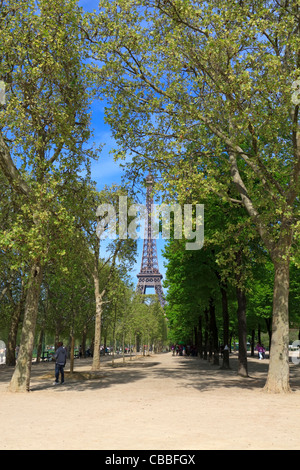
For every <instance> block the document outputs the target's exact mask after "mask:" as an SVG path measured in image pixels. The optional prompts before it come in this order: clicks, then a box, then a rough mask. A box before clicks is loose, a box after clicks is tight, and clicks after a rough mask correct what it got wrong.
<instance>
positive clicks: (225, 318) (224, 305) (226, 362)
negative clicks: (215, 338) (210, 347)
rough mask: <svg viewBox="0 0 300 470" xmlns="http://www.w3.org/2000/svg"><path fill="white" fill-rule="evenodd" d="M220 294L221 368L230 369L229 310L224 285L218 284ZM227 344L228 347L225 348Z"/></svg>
mask: <svg viewBox="0 0 300 470" xmlns="http://www.w3.org/2000/svg"><path fill="white" fill-rule="evenodd" d="M220 290H221V296H222V314H223V345H224V349H223V363H222V367H221V369H230V365H229V311H228V299H227V291H226V287H225V286H224V285H221V286H220ZM225 346H227V348H228V349H225Z"/></svg>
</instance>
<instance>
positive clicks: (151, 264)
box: [137, 174, 165, 307]
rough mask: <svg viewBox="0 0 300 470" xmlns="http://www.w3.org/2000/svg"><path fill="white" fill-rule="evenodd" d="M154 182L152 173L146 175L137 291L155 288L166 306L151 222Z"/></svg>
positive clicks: (143, 292) (160, 300)
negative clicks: (144, 210) (143, 230)
mask: <svg viewBox="0 0 300 470" xmlns="http://www.w3.org/2000/svg"><path fill="white" fill-rule="evenodd" d="M153 182H154V181H153V177H152V175H151V174H149V175H148V176H147V177H146V187H147V196H146V209H147V216H146V220H145V233H144V243H143V254H142V263H141V270H140V272H139V274H137V278H138V284H137V291H138V292H140V293H141V294H145V293H146V290H147V288H154V290H155V293H156V294H157V296H158V300H159V302H160V304H161V306H162V307H164V305H165V299H164V294H163V288H162V283H161V280H162V274H160V272H159V267H158V258H157V248H156V239H155V238H153V230H152V223H151V210H152V204H153V196H152V190H153Z"/></svg>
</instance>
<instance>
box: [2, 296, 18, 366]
mask: <svg viewBox="0 0 300 470" xmlns="http://www.w3.org/2000/svg"><path fill="white" fill-rule="evenodd" d="M21 310H22V302H21V301H20V302H19V303H18V304H17V305H16V306H15V308H14V311H13V314H12V316H11V319H10V328H9V334H8V340H7V345H6V347H7V349H6V365H7V366H15V365H16V345H17V335H18V327H19V322H20V317H21Z"/></svg>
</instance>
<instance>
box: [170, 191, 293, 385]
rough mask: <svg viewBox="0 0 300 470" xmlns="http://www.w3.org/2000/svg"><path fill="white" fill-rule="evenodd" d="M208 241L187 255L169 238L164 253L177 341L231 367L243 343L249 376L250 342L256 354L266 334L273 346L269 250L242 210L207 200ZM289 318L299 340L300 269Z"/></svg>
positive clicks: (182, 243)
mask: <svg viewBox="0 0 300 470" xmlns="http://www.w3.org/2000/svg"><path fill="white" fill-rule="evenodd" d="M205 207H206V217H205V242H204V246H203V248H202V250H198V251H195V250H192V251H188V250H187V249H186V243H187V240H185V239H182V240H176V239H173V240H170V241H169V242H168V243H167V245H166V248H165V250H164V257H165V258H166V260H167V271H166V280H165V282H164V285H165V286H166V287H168V291H167V292H168V293H167V307H166V315H167V317H168V319H169V337H170V340H172V342H173V343H177V342H179V341H184V342H185V343H186V344H194V345H196V346H197V350H198V353H199V355H200V356H201V357H203V358H210V359H211V358H213V362H214V363H215V364H219V354H220V350H221V348H222V346H223V347H224V346H225V345H227V346H228V350H227V349H225V351H224V352H223V353H222V368H223V369H229V368H230V361H229V350H231V348H232V346H233V343H234V342H236V341H237V342H238V345H239V346H238V374H239V375H241V376H245V377H247V376H248V364H247V349H249V348H248V345H247V343H248V342H249V341H250V343H251V350H252V354H254V347H255V345H256V343H257V342H260V343H261V338H262V333H265V334H266V336H267V338H268V339H267V341H266V342H265V346H266V347H267V348H268V349H270V346H271V343H272V328H271V320H272V296H273V283H274V267H273V264H272V262H271V260H270V258H269V256H268V253H267V252H266V250H264V249H263V247H262V245H261V244H260V243H259V239H258V237H257V235H256V233H255V231H254V230H253V229H251V227H250V226H249V224H248V220H247V218H245V217H243V212H242V211H241V208H240V207H233V208H231V210H230V205H229V204H224V205H223V206H221V207H220V206H219V205H216V204H214V199H213V198H210V200H207V201H206V204H205ZM290 270H291V288H290V295H289V320H290V326H291V328H293V329H295V330H297V329H298V332H295V335H294V336H295V337H294V338H293V339H296V338H297V337H298V336H299V334H300V329H299V325H300V316H299V307H298V299H299V290H300V270H299V269H298V268H297V267H296V266H295V265H294V264H292V265H291V269H290Z"/></svg>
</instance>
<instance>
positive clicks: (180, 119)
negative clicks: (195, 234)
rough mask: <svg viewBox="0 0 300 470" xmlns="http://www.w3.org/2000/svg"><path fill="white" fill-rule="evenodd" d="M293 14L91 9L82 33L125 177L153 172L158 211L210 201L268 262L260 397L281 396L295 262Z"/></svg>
mask: <svg viewBox="0 0 300 470" xmlns="http://www.w3.org/2000/svg"><path fill="white" fill-rule="evenodd" d="M299 11H300V10H299V5H298V3H297V2H286V1H281V0H279V1H278V0H276V1H275V0H274V1H273V0H270V1H265V0H259V1H256V0H255V1H253V0H243V1H240V2H236V1H235V0H229V1H226V2H222V1H219V0H209V1H207V2H200V1H198V0H184V1H182V0H138V1H136V0H121V1H119V2H117V3H114V2H110V1H109V0H101V1H100V3H99V13H98V14H93V15H90V18H89V22H90V24H89V27H87V30H86V36H87V38H88V39H89V40H90V43H91V49H92V51H93V59H94V69H93V70H94V72H95V74H96V76H97V77H98V80H99V87H100V89H101V90H102V92H103V91H104V92H105V94H106V96H107V99H108V104H109V106H108V109H107V122H108V123H109V124H110V125H111V128H112V129H113V134H114V137H115V139H116V140H117V143H118V148H117V149H116V152H117V155H118V156H119V157H120V158H124V155H126V154H127V153H128V152H130V153H131V165H130V174H131V178H132V174H134V176H135V178H136V179H135V180H134V181H135V182H136V181H137V178H138V175H139V174H141V169H146V168H147V169H149V168H151V171H152V172H153V174H154V175H156V176H157V178H158V177H160V178H161V185H160V188H161V189H162V190H163V191H164V193H165V201H167V200H168V199H167V198H169V200H170V201H178V202H180V203H182V204H184V203H186V202H189V203H202V202H204V200H205V199H206V197H207V196H208V195H211V194H214V195H215V196H216V197H217V202H216V203H217V204H218V205H220V206H221V205H223V204H224V203H225V202H227V203H230V204H231V207H233V205H234V206H237V207H239V208H240V209H241V210H242V218H244V219H247V222H246V226H247V227H249V230H250V231H251V233H252V231H255V233H256V236H257V237H258V238H259V244H261V245H262V247H263V248H262V249H263V250H265V251H266V252H267V253H268V256H269V259H270V261H271V263H272V266H273V269H274V285H273V301H272V323H273V324H272V344H271V355H270V365H269V372H268V378H267V383H266V385H265V390H266V391H270V392H288V391H290V386H289V357H288V354H289V351H288V342H289V326H290V324H289V304H288V302H289V285H290V282H289V276H290V264H291V262H292V261H293V263H295V264H296V263H298V262H299V227H300V223H299V185H300V138H299V137H300V129H299V100H297V99H294V95H295V88H297V87H296V85H297V79H298V78H299V75H300V69H299V40H300V23H299V21H300V20H299ZM296 98H297V96H296ZM209 210H212V206H211V205H210V206H209ZM231 210H232V209H231V208H230V211H231ZM233 210H234V209H233ZM235 237H237V238H239V230H238V227H237V231H236V235H235ZM249 249H250V248H249ZM235 251H236V253H235V254H234V252H233V251H232V252H231V255H232V256H233V255H234V256H235V255H237V257H238V258H239V257H240V256H241V255H240V254H239V252H238V251H237V250H235ZM242 251H243V250H242ZM238 264H239V262H238ZM242 274H243V273H242V271H240V270H238V272H237V277H238V278H240V279H238V281H239V282H240V284H239V285H238V289H239V299H240V302H244V299H243V296H244V294H243V282H242V278H243V276H242Z"/></svg>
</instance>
